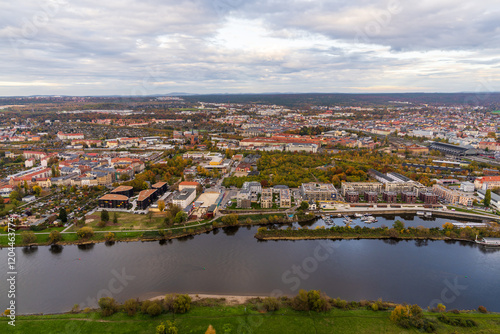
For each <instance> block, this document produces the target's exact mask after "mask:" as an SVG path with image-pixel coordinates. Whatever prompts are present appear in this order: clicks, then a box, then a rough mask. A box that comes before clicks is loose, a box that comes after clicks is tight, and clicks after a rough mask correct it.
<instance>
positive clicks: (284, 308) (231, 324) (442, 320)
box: [0, 290, 500, 334]
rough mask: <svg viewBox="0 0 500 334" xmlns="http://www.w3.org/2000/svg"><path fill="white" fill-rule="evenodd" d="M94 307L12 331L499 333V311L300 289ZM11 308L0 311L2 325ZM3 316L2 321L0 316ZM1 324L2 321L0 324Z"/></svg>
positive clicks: (26, 322)
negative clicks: (238, 299) (238, 298)
mask: <svg viewBox="0 0 500 334" xmlns="http://www.w3.org/2000/svg"><path fill="white" fill-rule="evenodd" d="M98 304H99V308H98V309H89V308H85V309H83V310H81V309H80V307H79V305H74V306H73V309H72V311H71V312H69V313H65V314H57V315H30V316H17V317H16V326H15V327H11V328H9V332H11V333H66V332H73V331H74V332H77V333H80V334H85V333H157V334H163V333H176V334H181V333H264V334H265V333H311V332H314V333H320V334H321V333H325V334H326V333H346V334H349V333H388V334H391V333H419V332H420V333H422V332H427V333H471V332H477V333H479V332H480V333H498V332H500V323H499V322H498V320H499V315H498V314H495V313H489V312H488V311H487V310H486V308H484V307H483V306H479V307H478V309H477V311H463V310H461V311H459V310H449V311H448V312H447V310H446V306H445V305H442V304H438V305H436V306H435V307H433V308H432V309H429V308H428V309H427V311H423V310H422V309H421V308H420V307H419V306H418V305H407V304H394V303H390V302H384V301H382V300H378V301H366V300H363V301H360V302H348V301H345V300H342V299H340V298H335V299H333V298H329V297H328V296H326V295H325V294H324V293H322V292H321V291H317V290H311V291H305V290H300V291H299V293H298V295H297V296H295V297H293V298H290V297H279V298H274V297H266V298H253V297H248V298H246V299H245V300H244V302H242V303H241V304H234V303H231V302H229V301H228V300H226V299H225V298H222V296H221V298H201V299H197V300H195V301H193V300H192V299H191V296H189V295H179V294H169V295H166V296H165V297H164V298H160V299H155V300H145V301H139V300H137V299H129V300H127V301H125V302H124V303H123V304H119V303H118V302H117V301H116V300H114V299H113V298H110V297H104V298H101V299H100V300H99V302H98ZM8 313H9V312H7V311H6V312H4V317H2V318H0V326H7V321H9V320H10V317H9V314H8ZM1 322H4V323H1ZM2 328H3V327H2Z"/></svg>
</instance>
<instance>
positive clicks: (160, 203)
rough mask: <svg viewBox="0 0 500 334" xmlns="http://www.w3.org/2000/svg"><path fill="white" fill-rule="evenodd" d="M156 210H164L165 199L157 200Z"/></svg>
mask: <svg viewBox="0 0 500 334" xmlns="http://www.w3.org/2000/svg"><path fill="white" fill-rule="evenodd" d="M158 210H160V212H161V211H163V210H165V201H163V200H160V201H158Z"/></svg>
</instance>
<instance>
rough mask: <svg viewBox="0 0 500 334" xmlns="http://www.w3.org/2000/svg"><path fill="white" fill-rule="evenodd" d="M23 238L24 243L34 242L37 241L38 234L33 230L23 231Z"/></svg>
mask: <svg viewBox="0 0 500 334" xmlns="http://www.w3.org/2000/svg"><path fill="white" fill-rule="evenodd" d="M21 239H22V240H23V243H24V244H32V243H34V242H36V235H35V233H34V232H33V231H22V232H21Z"/></svg>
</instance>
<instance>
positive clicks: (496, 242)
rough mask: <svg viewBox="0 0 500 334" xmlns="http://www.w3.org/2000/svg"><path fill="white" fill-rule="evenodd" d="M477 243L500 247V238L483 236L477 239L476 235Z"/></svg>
mask: <svg viewBox="0 0 500 334" xmlns="http://www.w3.org/2000/svg"><path fill="white" fill-rule="evenodd" d="M476 243H478V244H480V245H483V246H487V247H500V238H486V237H485V238H482V239H480V240H478V239H477V235H476Z"/></svg>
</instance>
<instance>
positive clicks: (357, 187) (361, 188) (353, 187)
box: [341, 182, 384, 197]
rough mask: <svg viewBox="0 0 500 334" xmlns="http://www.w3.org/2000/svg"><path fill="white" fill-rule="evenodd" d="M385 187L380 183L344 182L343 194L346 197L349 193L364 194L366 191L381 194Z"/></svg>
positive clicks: (342, 186)
mask: <svg viewBox="0 0 500 334" xmlns="http://www.w3.org/2000/svg"><path fill="white" fill-rule="evenodd" d="M383 187H384V185H383V184H382V183H380V182H342V185H341V192H342V195H343V196H344V197H345V194H346V193H347V192H348V191H357V192H358V193H364V192H366V191H375V192H377V193H381V192H382V189H383Z"/></svg>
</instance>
